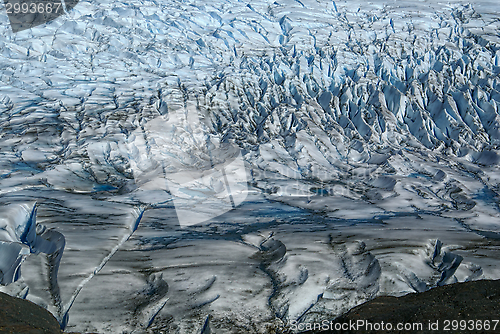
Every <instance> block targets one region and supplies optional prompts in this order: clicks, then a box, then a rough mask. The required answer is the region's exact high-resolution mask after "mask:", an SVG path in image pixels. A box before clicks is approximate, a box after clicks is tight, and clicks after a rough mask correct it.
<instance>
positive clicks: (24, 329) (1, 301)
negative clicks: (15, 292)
mask: <svg viewBox="0 0 500 334" xmlns="http://www.w3.org/2000/svg"><path fill="white" fill-rule="evenodd" d="M60 333H62V331H61V329H60V327H59V323H58V322H57V320H56V319H55V318H54V316H52V314H50V313H49V312H48V311H47V310H45V309H44V308H43V307H40V306H38V305H36V304H34V303H32V302H30V301H28V300H24V299H19V298H15V297H11V296H9V295H7V294H5V293H1V292H0V334H60Z"/></svg>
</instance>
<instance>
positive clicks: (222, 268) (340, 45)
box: [0, 0, 500, 333]
mask: <svg viewBox="0 0 500 334" xmlns="http://www.w3.org/2000/svg"><path fill="white" fill-rule="evenodd" d="M499 12H500V6H499V4H498V2H496V1H486V0H484V1H478V2H475V3H474V4H473V5H471V4H467V3H466V2H462V1H454V2H452V3H449V4H445V3H442V2H437V1H419V2H417V3H415V2H413V1H411V2H410V1H408V2H406V1H391V2H387V1H384V2H383V1H372V2H369V3H367V2H365V1H363V2H361V1H348V2H347V1H322V0H320V1H317V0H301V1H296V0H283V1H251V2H244V1H235V0H234V1H233V0H227V1H220V2H217V3H213V2H208V1H180V0H175V1H163V2H158V1H135V0H134V1H127V2H120V1H108V0H104V1H93V0H92V1H80V2H79V3H78V4H77V5H76V6H75V8H73V10H71V12H70V13H69V14H67V15H63V16H61V17H59V18H57V19H56V20H55V21H53V22H51V23H49V24H46V25H44V26H39V27H36V28H33V29H29V30H25V31H22V32H18V33H13V32H12V31H11V30H10V27H9V25H8V18H7V15H4V14H3V15H2V16H0V20H1V21H2V23H3V24H2V25H0V30H1V35H0V36H2V37H1V38H0V51H1V52H0V84H1V85H0V129H1V130H0V202H1V215H0V217H1V218H2V219H3V220H2V221H1V222H0V224H1V225H0V227H2V230H0V232H1V233H2V234H1V235H0V236H1V241H0V252H1V253H0V269H1V270H2V274H3V276H2V283H4V284H5V283H9V281H13V280H15V279H16V278H18V279H17V281H16V282H13V283H11V284H9V285H7V286H5V287H2V290H4V291H7V292H9V293H11V294H13V295H18V296H21V297H25V298H27V299H29V300H32V301H34V302H36V303H38V304H40V305H43V306H45V307H47V308H48V309H49V310H50V311H52V312H53V313H54V314H55V315H56V317H57V318H58V319H59V321H61V322H62V323H63V324H64V323H66V322H67V328H68V329H69V330H71V331H80V332H84V331H87V332H92V331H95V332H99V333H121V332H124V333H131V332H135V333H142V332H155V331H160V330H163V331H164V332H168V333H196V332H202V331H204V333H207V332H209V330H208V329H209V328H210V329H211V331H212V332H216V333H266V332H269V331H272V332H275V331H278V332H279V331H281V330H283V331H284V330H285V329H286V326H287V324H288V323H289V321H291V320H297V321H311V320H323V319H327V318H328V319H329V318H333V317H335V316H336V315H338V314H339V313H341V312H344V311H346V310H348V309H349V308H351V307H353V306H355V305H356V304H359V303H362V302H363V301H366V300H368V299H370V298H373V297H375V296H376V295H380V294H390V295H401V294H405V293H410V292H418V291H424V290H427V289H429V288H432V287H435V286H439V285H442V284H448V283H452V282H455V281H466V280H474V279H478V278H499V277H500V267H499V260H500V258H499V256H500V255H499V254H500V252H499V242H500V231H499V227H500V215H499V214H500V209H499V206H498V201H499V195H498V192H499V191H500V190H499V182H500V173H499V163H500V158H499V155H498V154H499V153H498V145H499V144H500V132H499V129H500V128H499V126H500V123H499V122H500V111H499V110H498V105H499V102H500V79H499V74H500V38H499V36H500V20H499V16H498V13H499ZM193 108H194V109H195V110H196V111H197V112H198V116H199V119H200V126H199V127H189V126H182V127H181V128H180V129H177V130H179V131H181V132H182V131H183V133H184V135H182V136H178V137H175V139H176V140H178V141H174V140H173V139H172V138H173V137H172V136H170V137H169V135H168V133H165V134H164V136H162V133H161V131H158V129H151V128H150V127H148V124H152V123H151V121H154V120H155V119H158V118H159V117H162V118H163V119H164V120H165V121H166V122H170V123H169V124H175V121H176V117H177V116H176V115H181V114H183V113H184V112H185V111H188V110H193ZM141 133H142V134H143V137H144V138H146V139H148V138H149V139H151V138H154V140H149V139H148V140H147V145H146V148H147V150H148V152H157V153H155V154H153V155H154V158H155V160H156V162H158V163H160V164H162V166H164V167H165V168H166V169H167V170H168V171H171V172H176V171H182V170H184V168H185V167H186V166H191V167H192V166H198V165H197V163H201V162H202V161H206V156H204V154H206V152H205V151H200V150H199V140H201V139H203V140H205V141H207V145H206V148H207V149H208V150H209V151H210V150H213V151H214V152H215V151H216V150H217V149H220V148H223V147H224V145H227V144H232V145H236V146H238V147H239V148H240V149H241V153H242V157H243V159H244V160H245V164H246V165H245V166H246V167H245V168H246V169H247V170H248V172H249V178H250V182H249V184H248V187H249V192H248V197H246V200H245V201H244V202H243V203H241V204H240V205H239V206H238V207H237V208H236V209H234V210H232V211H229V212H226V213H224V214H222V215H220V216H218V217H216V218H214V219H212V220H210V221H208V222H205V223H204V224H201V225H193V226H189V227H182V226H180V225H179V219H178V217H177V214H176V211H175V209H174V205H173V202H174V200H175V199H179V198H178V197H175V199H174V198H173V197H172V193H171V192H169V191H167V190H166V188H168V187H163V188H162V187H159V186H158V182H164V181H165V180H164V179H162V178H161V177H160V178H159V174H158V173H151V174H147V173H146V174H145V178H144V179H141V180H140V181H141V182H137V181H138V180H137V179H136V178H134V171H135V170H136V169H134V168H135V167H134V166H136V165H134V164H137V161H139V160H140V159H137V156H136V155H134V151H133V150H132V148H131V146H130V143H131V142H133V140H134V137H133V136H137V135H138V134H141ZM167 139H168V140H169V141H168V143H166V142H165V140H167ZM165 147H168V150H165ZM165 151H167V153H168V154H163V155H162V154H160V153H158V152H163V153H165ZM196 152H198V153H196ZM154 166H155V165H151V166H149V167H148V166H146V167H145V170H146V171H150V172H151V171H154V168H153V167H154ZM150 167H151V168H150ZM152 168H153V169H152ZM169 168H170V169H169ZM147 175H151V178H148V176H147ZM160 176H161V175H160ZM210 186H211V187H212V188H213V191H217V189H219V188H220V185H218V184H217V183H212V184H210ZM174 195H175V194H174ZM34 202H37V203H38V209H37V215H36V222H37V223H39V224H42V225H43V226H44V227H45V229H43V228H42V227H39V228H38V230H36V229H35V232H36V233H35V234H36V235H37V236H38V235H41V236H43V233H47V236H51V237H50V238H54V239H51V240H56V239H55V236H56V235H59V236H63V237H64V239H58V240H59V241H58V242H59V245H60V241H61V240H65V247H64V255H63V256H62V258H61V257H60V255H61V254H62V253H57V252H56V253H52V252H49V251H46V252H45V253H44V252H42V253H40V254H31V255H30V256H26V255H27V252H26V251H23V249H28V248H27V247H29V245H28V244H26V243H25V242H24V241H23V240H22V238H21V236H22V233H21V234H16V233H15V232H13V230H12V228H15V226H24V227H26V226H28V225H26V222H27V220H26V219H25V216H23V217H24V218H23V217H21V216H19V215H12V213H9V212H14V211H9V210H17V212H21V211H20V210H25V209H26V208H31V207H32V206H31V205H32V203H34ZM217 205H218V204H217V203H216V202H214V203H213V205H212V206H210V207H209V208H208V210H209V211H210V212H215V211H217V209H218V206H217ZM22 208H24V209H22ZM25 211H26V210H25ZM27 212H30V211H29V210H28V211H27ZM184 218H185V217H184ZM33 222H34V220H33ZM185 225H186V224H184V225H183V226H185ZM4 227H5V228H4ZM9 228H10V229H11V230H9ZM2 231H6V232H2ZM60 246H61V245H60ZM35 253H36V252H35ZM23 260H24V262H22V261H23ZM59 260H60V262H59ZM21 262H22V271H21V272H22V274H21V275H18V273H19V271H18V268H19V265H20V264H21ZM67 315H69V318H68V317H67Z"/></svg>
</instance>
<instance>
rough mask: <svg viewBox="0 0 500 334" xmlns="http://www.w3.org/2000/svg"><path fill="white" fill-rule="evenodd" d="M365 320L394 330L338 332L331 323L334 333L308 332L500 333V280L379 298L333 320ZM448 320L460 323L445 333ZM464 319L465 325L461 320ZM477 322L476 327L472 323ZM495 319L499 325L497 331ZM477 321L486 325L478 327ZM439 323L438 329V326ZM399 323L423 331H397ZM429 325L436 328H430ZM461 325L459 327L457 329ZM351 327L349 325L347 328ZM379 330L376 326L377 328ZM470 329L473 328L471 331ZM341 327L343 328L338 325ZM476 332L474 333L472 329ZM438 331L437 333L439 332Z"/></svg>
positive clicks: (349, 330) (318, 332)
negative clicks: (464, 326)
mask: <svg viewBox="0 0 500 334" xmlns="http://www.w3.org/2000/svg"><path fill="white" fill-rule="evenodd" d="M358 320H363V321H365V322H369V323H371V324H376V323H377V324H381V323H382V321H383V322H384V323H385V324H387V323H391V325H392V326H393V329H392V330H391V331H389V330H387V329H386V330H375V328H373V329H372V330H370V328H367V327H366V326H364V327H360V328H358V330H352V328H351V329H347V330H340V331H336V330H335V325H333V327H332V325H331V324H330V325H329V327H330V330H326V331H308V332H304V333H307V334H313V333H314V334H320V333H321V334H328V333H377V334H381V333H392V334H395V333H434V334H435V333H455V334H456V333H500V322H498V320H500V280H496V281H488V280H481V281H473V282H466V283H456V284H450V285H445V286H442V287H437V288H434V289H431V290H429V291H426V292H422V293H411V294H408V295H405V296H402V297H399V298H396V297H389V296H384V297H377V298H375V299H373V300H371V301H369V302H366V303H364V304H362V305H359V306H357V307H355V308H353V309H351V310H350V311H349V312H347V313H346V314H344V315H341V316H340V317H338V318H337V319H335V320H334V321H333V323H334V324H335V323H336V324H346V323H347V324H348V323H356V322H357V321H358ZM446 320H448V321H453V320H457V321H458V323H454V324H452V323H451V322H450V324H449V326H448V329H449V330H445V325H446V322H445V321H446ZM461 320H462V323H460V321H461ZM463 320H465V321H466V323H465V325H466V328H465V330H461V326H460V325H461V324H462V325H463V324H464V322H463ZM470 320H474V324H472V323H471V322H469V321H470ZM486 320H489V324H490V327H489V329H486V328H484V324H485V321H486ZM494 320H496V321H497V322H498V323H497V325H496V329H493V327H494V326H495V323H494ZM477 321H480V323H482V324H483V326H482V328H481V329H479V328H478V323H477ZM436 322H437V323H438V327H435V326H434V325H435V324H436ZM398 323H402V324H414V323H422V329H421V330H417V329H415V330H406V331H405V330H397V329H396V328H395V327H396V325H397V324H398ZM429 323H430V324H433V326H434V327H433V328H431V329H429ZM454 325H457V326H458V328H457V327H454ZM344 327H347V326H344ZM374 327H375V326H374ZM469 327H470V328H469ZM332 328H333V330H331V329H332ZM337 328H340V327H339V325H337ZM473 328H474V329H476V330H472V329H473ZM436 329H437V330H436Z"/></svg>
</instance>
